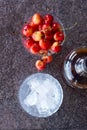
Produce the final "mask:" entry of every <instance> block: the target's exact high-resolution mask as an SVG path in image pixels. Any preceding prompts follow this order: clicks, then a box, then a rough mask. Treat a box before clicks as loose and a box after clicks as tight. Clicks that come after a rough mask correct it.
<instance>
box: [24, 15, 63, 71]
mask: <svg viewBox="0 0 87 130" xmlns="http://www.w3.org/2000/svg"><path fill="white" fill-rule="evenodd" d="M22 35H23V38H24V41H23V45H24V47H25V48H26V49H27V50H29V52H31V53H32V54H39V55H41V59H40V60H37V61H36V63H35V66H36V68H37V69H38V70H43V69H44V68H45V67H46V64H47V63H50V62H51V61H52V59H53V58H52V54H53V53H58V52H60V51H61V49H62V43H63V41H64V32H63V29H62V26H61V24H60V23H59V22H55V21H54V18H53V16H52V15H50V14H47V15H45V16H44V17H42V16H41V15H40V14H39V13H35V14H34V15H33V16H32V17H31V19H30V20H29V21H28V22H27V23H26V24H25V25H24V26H23V28H22Z"/></svg>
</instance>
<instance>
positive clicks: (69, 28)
mask: <svg viewBox="0 0 87 130" xmlns="http://www.w3.org/2000/svg"><path fill="white" fill-rule="evenodd" d="M76 25H77V22H75V23H74V25H73V26H71V27H68V28H64V29H62V30H63V31H66V30H71V29H73V28H74V27H75V26H76Z"/></svg>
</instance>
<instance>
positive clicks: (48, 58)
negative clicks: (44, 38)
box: [42, 55, 53, 63]
mask: <svg viewBox="0 0 87 130" xmlns="http://www.w3.org/2000/svg"><path fill="white" fill-rule="evenodd" d="M42 60H43V61H44V62H45V63H50V62H52V60H53V57H52V55H49V56H43V57H42Z"/></svg>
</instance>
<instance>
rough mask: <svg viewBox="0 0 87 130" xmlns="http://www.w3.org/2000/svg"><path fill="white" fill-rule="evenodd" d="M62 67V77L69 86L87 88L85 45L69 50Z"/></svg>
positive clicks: (86, 48)
mask: <svg viewBox="0 0 87 130" xmlns="http://www.w3.org/2000/svg"><path fill="white" fill-rule="evenodd" d="M63 68H64V71H63V72H64V77H65V79H66V81H67V83H68V84H69V85H70V86H71V87H76V88H81V89H87V47H80V48H77V49H75V50H73V51H71V52H70V53H69V54H68V55H67V57H66V58H65V61H64V66H63Z"/></svg>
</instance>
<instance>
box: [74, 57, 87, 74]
mask: <svg viewBox="0 0 87 130" xmlns="http://www.w3.org/2000/svg"><path fill="white" fill-rule="evenodd" d="M75 70H76V72H77V73H78V74H82V75H83V74H86V75H87V57H86V58H84V59H83V58H82V59H80V58H79V59H78V60H77V61H76V64H75Z"/></svg>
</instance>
